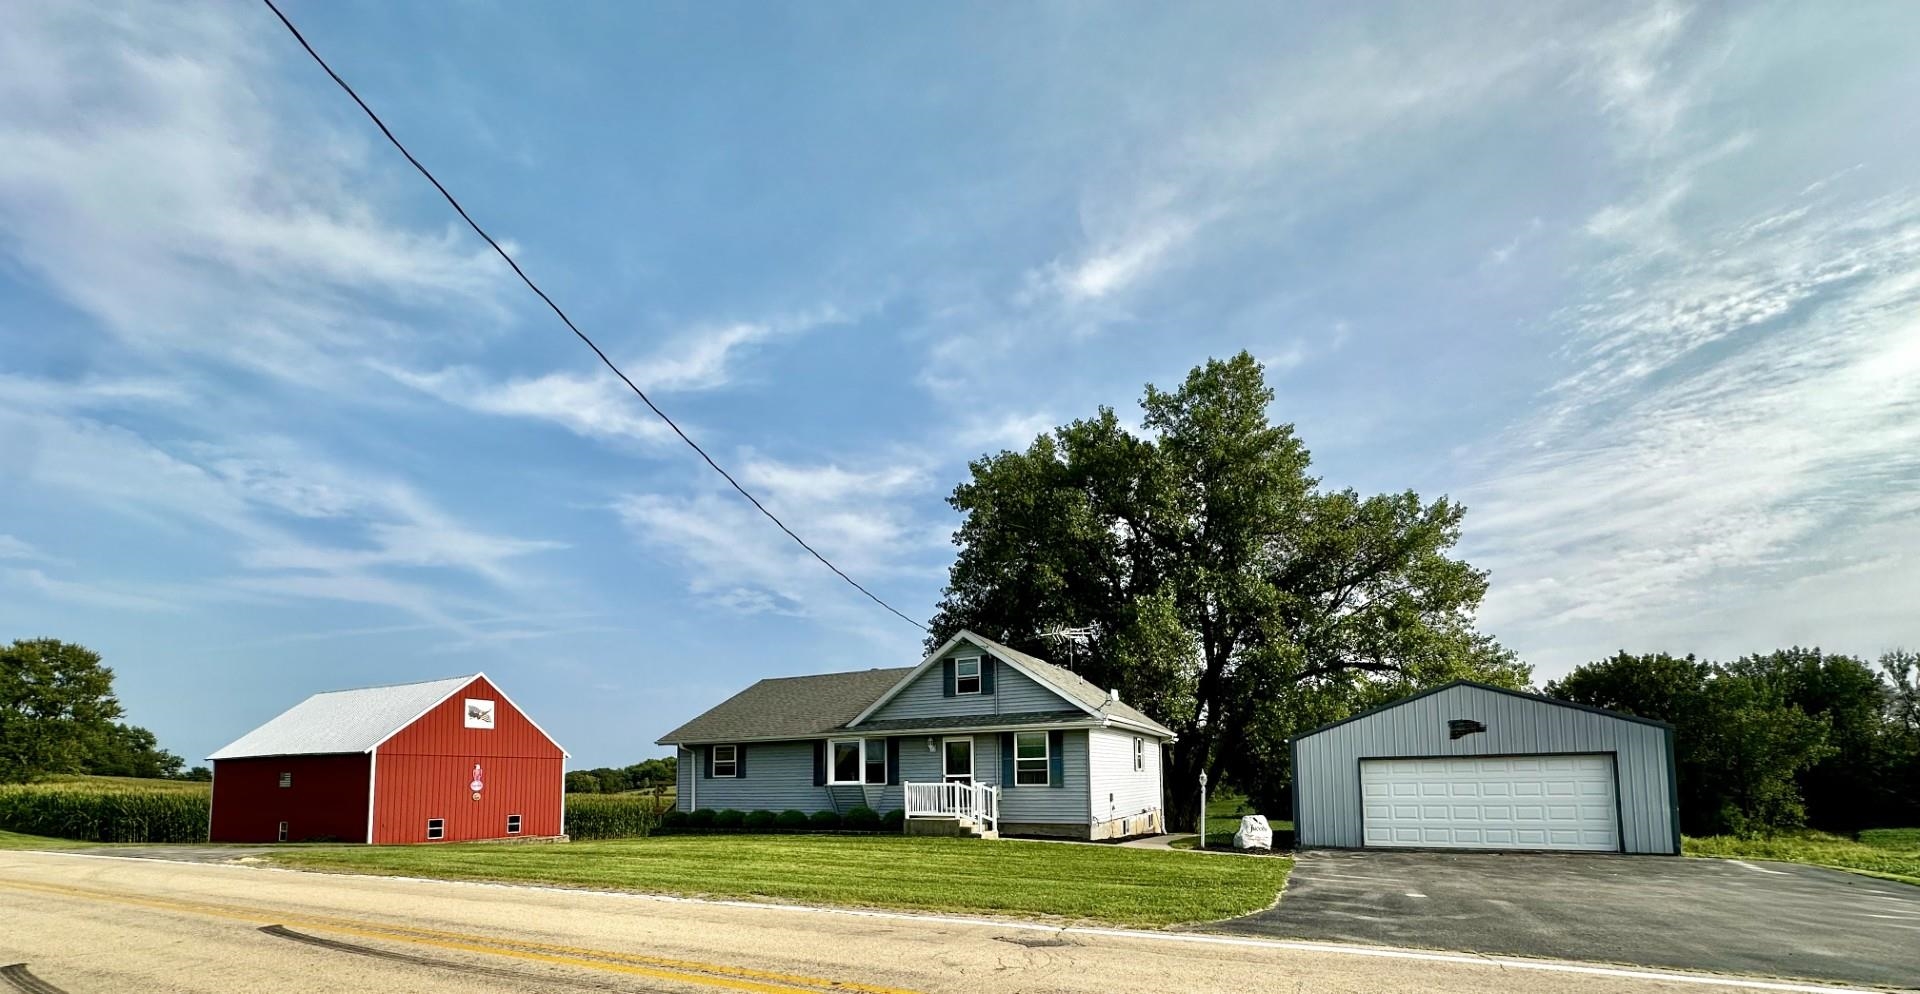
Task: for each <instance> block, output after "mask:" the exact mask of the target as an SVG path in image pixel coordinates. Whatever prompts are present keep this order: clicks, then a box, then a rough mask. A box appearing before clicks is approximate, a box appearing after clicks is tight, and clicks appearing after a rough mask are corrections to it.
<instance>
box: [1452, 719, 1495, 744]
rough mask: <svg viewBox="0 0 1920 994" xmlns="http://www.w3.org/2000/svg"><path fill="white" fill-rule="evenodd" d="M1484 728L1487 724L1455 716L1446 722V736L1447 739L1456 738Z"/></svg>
mask: <svg viewBox="0 0 1920 994" xmlns="http://www.w3.org/2000/svg"><path fill="white" fill-rule="evenodd" d="M1486 730H1487V726H1485V725H1482V724H1481V723H1479V722H1477V721H1474V720H1473V719H1472V718H1455V719H1453V720H1451V721H1449V722H1447V738H1449V739H1457V738H1461V737H1463V736H1467V735H1472V734H1473V733H1475V732H1484V731H1486Z"/></svg>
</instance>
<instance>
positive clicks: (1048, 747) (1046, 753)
mask: <svg viewBox="0 0 1920 994" xmlns="http://www.w3.org/2000/svg"><path fill="white" fill-rule="evenodd" d="M1023 735H1038V736H1040V755H1038V756H1027V757H1024V758H1023V757H1022V756H1021V755H1020V737H1021V736H1023ZM1036 761H1037V762H1039V764H1040V782H1039V783H1032V782H1029V781H1023V780H1021V779H1020V764H1021V763H1032V762H1036ZM1013 785H1014V786H1015V787H1051V786H1053V736H1052V735H1051V734H1050V733H1047V732H1015V733H1013Z"/></svg>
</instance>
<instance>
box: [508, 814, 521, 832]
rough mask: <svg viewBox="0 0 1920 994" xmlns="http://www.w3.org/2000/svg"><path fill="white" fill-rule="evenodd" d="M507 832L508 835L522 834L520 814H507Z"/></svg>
mask: <svg viewBox="0 0 1920 994" xmlns="http://www.w3.org/2000/svg"><path fill="white" fill-rule="evenodd" d="M507 834H508V835H519V834H520V816H519V815H508V816H507Z"/></svg>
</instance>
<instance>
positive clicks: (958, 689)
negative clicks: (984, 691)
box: [953, 656, 980, 694]
mask: <svg viewBox="0 0 1920 994" xmlns="http://www.w3.org/2000/svg"><path fill="white" fill-rule="evenodd" d="M953 692H954V693H955V694H977V693H979V692H980V657H979V656H961V657H959V658H957V659H955V660H954V661H953Z"/></svg>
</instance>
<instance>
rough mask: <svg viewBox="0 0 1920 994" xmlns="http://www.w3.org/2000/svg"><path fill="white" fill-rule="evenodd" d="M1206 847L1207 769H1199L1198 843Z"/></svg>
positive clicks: (1203, 847)
mask: <svg viewBox="0 0 1920 994" xmlns="http://www.w3.org/2000/svg"><path fill="white" fill-rule="evenodd" d="M1206 847H1207V771H1206V770H1201V771H1200V845H1199V848H1201V849H1205V848H1206Z"/></svg>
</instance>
